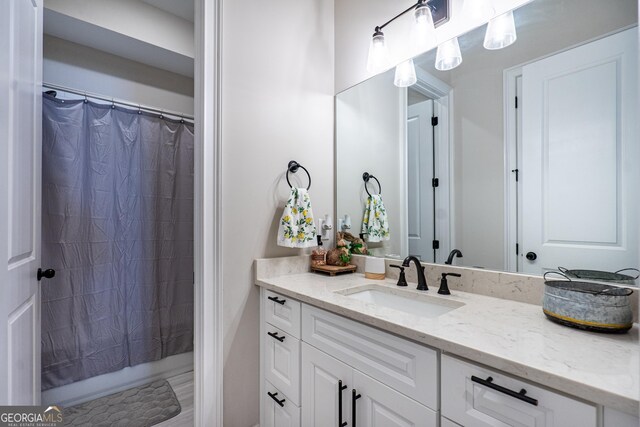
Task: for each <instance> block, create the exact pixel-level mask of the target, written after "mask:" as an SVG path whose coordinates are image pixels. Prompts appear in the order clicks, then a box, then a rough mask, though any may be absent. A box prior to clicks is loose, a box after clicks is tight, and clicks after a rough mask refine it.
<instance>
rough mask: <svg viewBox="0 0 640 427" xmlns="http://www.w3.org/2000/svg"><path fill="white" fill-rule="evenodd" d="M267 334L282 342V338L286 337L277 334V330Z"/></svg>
mask: <svg viewBox="0 0 640 427" xmlns="http://www.w3.org/2000/svg"><path fill="white" fill-rule="evenodd" d="M267 335H269V336H270V337H273V338H275V339H277V340H278V341H280V342H283V341H284V339H285V338H286V337H281V336H279V335H278V333H277V332H267Z"/></svg>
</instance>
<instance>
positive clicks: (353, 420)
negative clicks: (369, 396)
mask: <svg viewBox="0 0 640 427" xmlns="http://www.w3.org/2000/svg"><path fill="white" fill-rule="evenodd" d="M361 397H362V395H361V394H358V392H357V391H356V389H355V388H354V389H351V425H352V426H353V427H356V400H358V399H360V398H361Z"/></svg>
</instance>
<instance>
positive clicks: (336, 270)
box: [311, 265, 358, 276]
mask: <svg viewBox="0 0 640 427" xmlns="http://www.w3.org/2000/svg"><path fill="white" fill-rule="evenodd" d="M357 268H358V267H356V266H355V265H345V266H340V265H312V266H311V271H315V272H316V273H323V274H328V275H329V276H335V275H336V274H345V273H353V272H355V271H356V269H357Z"/></svg>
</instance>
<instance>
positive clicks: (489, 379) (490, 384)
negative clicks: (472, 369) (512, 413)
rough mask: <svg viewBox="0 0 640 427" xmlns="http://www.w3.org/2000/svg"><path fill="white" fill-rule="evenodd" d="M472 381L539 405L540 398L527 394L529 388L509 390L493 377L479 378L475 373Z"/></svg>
mask: <svg viewBox="0 0 640 427" xmlns="http://www.w3.org/2000/svg"><path fill="white" fill-rule="evenodd" d="M471 381H473V382H474V383H478V384H481V385H483V386H485V387H489V388H490V389H493V390H495V391H499V392H500V393H504V394H506V395H508V396H511V397H515V398H516V399H519V400H522V401H523V402H526V403H528V404H529V405H533V406H538V399H534V398H533V397H529V396H527V395H526V394H527V390H525V389H522V390H520V392H516V391H513V390H509V389H508V388H506V387H502V386H501V385H498V384H494V383H493V378H492V377H487V379H486V380H483V379H482V378H478V377H476V376H475V375H472V376H471Z"/></svg>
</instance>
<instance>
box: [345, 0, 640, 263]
mask: <svg viewBox="0 0 640 427" xmlns="http://www.w3.org/2000/svg"><path fill="white" fill-rule="evenodd" d="M514 16H515V21H516V27H517V34H518V39H517V41H516V43H515V44H513V45H512V46H509V47H508V48H505V49H502V50H497V51H489V50H486V49H484V48H483V47H482V40H483V37H484V30H485V27H481V28H478V29H476V30H473V31H471V32H469V33H467V34H465V35H464V36H462V37H460V47H461V50H462V56H463V62H462V64H461V65H460V66H459V67H457V68H455V69H453V70H450V71H447V72H440V71H437V70H435V68H434V65H433V64H434V61H435V52H434V51H430V52H426V53H424V54H422V55H421V56H419V57H417V58H415V59H414V62H415V64H416V71H417V74H418V83H417V84H416V85H414V86H412V87H410V88H408V89H407V88H397V87H395V86H394V85H393V70H391V71H389V72H387V73H384V74H381V75H379V76H376V77H374V78H372V79H369V80H367V81H365V82H363V83H361V84H359V85H357V86H355V87H353V88H351V89H349V90H346V91H344V92H342V93H340V94H338V96H337V100H336V117H337V123H336V170H337V203H336V215H337V217H340V216H343V215H345V214H348V215H350V216H351V218H352V230H351V232H352V233H353V234H358V233H359V232H360V227H361V220H362V213H363V211H364V204H365V203H366V197H367V194H366V192H365V188H364V182H363V180H362V173H363V172H364V171H368V172H369V173H372V174H374V175H375V176H376V177H377V178H378V179H379V180H380V181H381V183H382V188H383V194H382V195H383V199H384V202H385V205H386V207H387V211H388V215H389V223H390V235H391V239H390V240H389V241H386V242H382V243H372V244H370V247H371V250H372V254H374V255H376V256H391V257H405V256H407V255H409V254H412V255H417V256H419V257H420V258H421V259H422V260H424V261H427V262H438V263H442V262H445V261H446V260H447V257H448V255H449V252H450V251H451V250H452V249H454V248H457V249H460V250H461V251H462V253H463V257H462V258H454V264H456V265H465V266H474V267H481V268H487V269H495V270H509V271H518V272H524V273H531V274H542V273H543V272H545V271H548V270H552V269H556V268H557V267H558V266H562V267H567V268H570V269H571V268H573V269H578V268H582V269H585V268H586V269H596V270H605V271H616V270H619V269H623V268H627V267H638V264H639V263H640V262H639V259H640V254H639V249H638V246H639V241H638V239H639V237H638V236H639V234H640V232H639V228H638V222H639V220H638V218H639V217H640V212H639V210H638V205H639V203H638V199H639V197H640V196H639V193H640V192H638V191H636V190H634V188H636V187H637V183H638V182H640V167H639V165H638V162H639V161H640V151H639V150H640V148H639V147H638V146H639V145H640V144H637V136H638V135H637V125H636V121H637V117H638V99H637V98H638V96H637V93H638V91H637V84H638V82H637V81H638V75H637V52H638V31H637V16H638V11H637V2H636V1H635V0H619V1H615V2H601V1H595V0H560V1H557V0H555V1H552V0H535V1H533V2H531V3H529V4H527V5H525V6H523V7H521V8H520V9H517V10H516V11H515V12H514ZM516 96H518V106H517V107H518V108H516V105H515V102H516V101H515V97H516ZM434 116H437V117H438V125H437V126H435V127H432V122H431V117H434ZM516 170H517V172H516ZM516 175H517V178H518V180H517V181H516ZM434 178H437V180H438V181H437V183H436V182H434ZM434 184H437V187H434ZM368 188H369V190H372V189H373V190H377V186H376V185H375V184H373V185H372V184H368ZM434 242H435V243H434ZM434 247H437V249H434Z"/></svg>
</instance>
